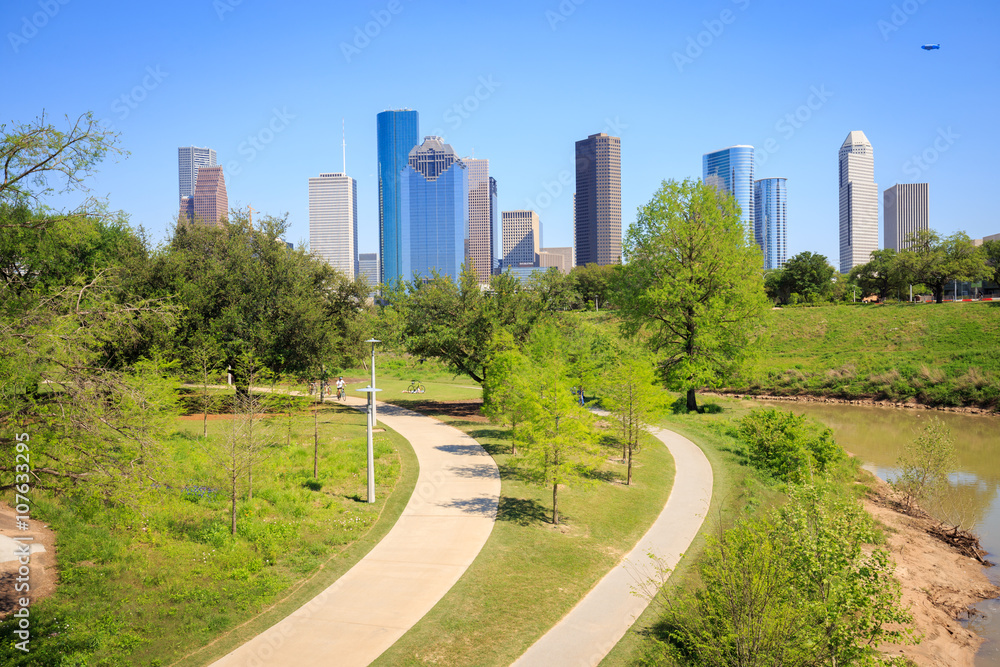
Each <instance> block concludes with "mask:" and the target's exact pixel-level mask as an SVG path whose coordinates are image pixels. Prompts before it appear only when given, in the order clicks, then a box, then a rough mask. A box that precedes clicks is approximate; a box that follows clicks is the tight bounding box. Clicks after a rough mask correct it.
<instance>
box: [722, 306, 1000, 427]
mask: <svg viewBox="0 0 1000 667" xmlns="http://www.w3.org/2000/svg"><path fill="white" fill-rule="evenodd" d="M765 328H766V334H767V335H766V337H765V341H764V350H763V353H762V354H761V356H760V359H759V361H758V363H757V364H756V366H755V367H754V368H753V369H752V370H751V371H750V372H748V373H746V374H745V375H744V376H743V377H742V378H741V379H740V380H739V381H737V382H736V383H734V384H733V385H732V386H731V387H730V389H731V390H733V391H749V392H753V393H772V394H779V395H796V394H814V395H820V396H831V397H837V398H843V399H860V398H872V399H881V400H892V401H904V402H906V401H910V402H920V403H926V404H928V405H939V406H959V405H969V406H980V407H985V408H992V409H996V408H997V407H998V401H1000V357H998V356H997V354H996V350H997V349H998V348H1000V303H954V304H952V303H946V304H892V305H865V306H861V305H858V306H853V305H839V306H822V307H817V308H782V309H775V310H771V311H769V312H768V314H767V316H766V318H765Z"/></svg>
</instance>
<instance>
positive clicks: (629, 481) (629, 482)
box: [625, 443, 632, 486]
mask: <svg viewBox="0 0 1000 667" xmlns="http://www.w3.org/2000/svg"><path fill="white" fill-rule="evenodd" d="M625 486H632V444H631V443H629V446H628V475H627V476H626V477H625Z"/></svg>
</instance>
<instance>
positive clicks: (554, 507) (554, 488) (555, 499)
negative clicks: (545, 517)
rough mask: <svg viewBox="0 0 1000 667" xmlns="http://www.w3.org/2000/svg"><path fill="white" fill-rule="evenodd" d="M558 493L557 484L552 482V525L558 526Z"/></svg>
mask: <svg viewBox="0 0 1000 667" xmlns="http://www.w3.org/2000/svg"><path fill="white" fill-rule="evenodd" d="M558 492H559V484H558V483H556V482H552V525H553V526H558V525H559V498H558V496H557V494H558Z"/></svg>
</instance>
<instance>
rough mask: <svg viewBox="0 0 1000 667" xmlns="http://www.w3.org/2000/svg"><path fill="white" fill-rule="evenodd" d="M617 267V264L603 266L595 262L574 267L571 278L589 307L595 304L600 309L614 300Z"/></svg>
mask: <svg viewBox="0 0 1000 667" xmlns="http://www.w3.org/2000/svg"><path fill="white" fill-rule="evenodd" d="M617 267H618V265H616V264H605V265H601V264H594V263H593V262H591V263H590V264H587V265H585V266H574V267H573V270H572V271H571V272H570V276H572V278H573V280H574V281H575V283H576V290H577V292H578V293H579V295H580V297H581V298H582V299H583V302H584V303H585V304H587V306H588V307H589V305H590V304H595V306H596V307H597V308H600V307H601V306H603V305H604V304H605V303H606V302H608V301H609V300H611V299H612V298H613V293H612V292H613V289H612V281H613V280H614V275H615V273H616V272H617V270H618V268H617Z"/></svg>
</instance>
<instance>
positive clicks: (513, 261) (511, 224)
mask: <svg viewBox="0 0 1000 667" xmlns="http://www.w3.org/2000/svg"><path fill="white" fill-rule="evenodd" d="M501 216H502V217H503V267H504V269H506V268H507V267H508V266H535V265H536V260H537V259H538V257H537V256H538V247H539V246H538V236H539V234H538V228H539V225H540V222H539V220H538V214H537V213H535V212H534V211H504V212H503V213H502V214H501Z"/></svg>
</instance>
